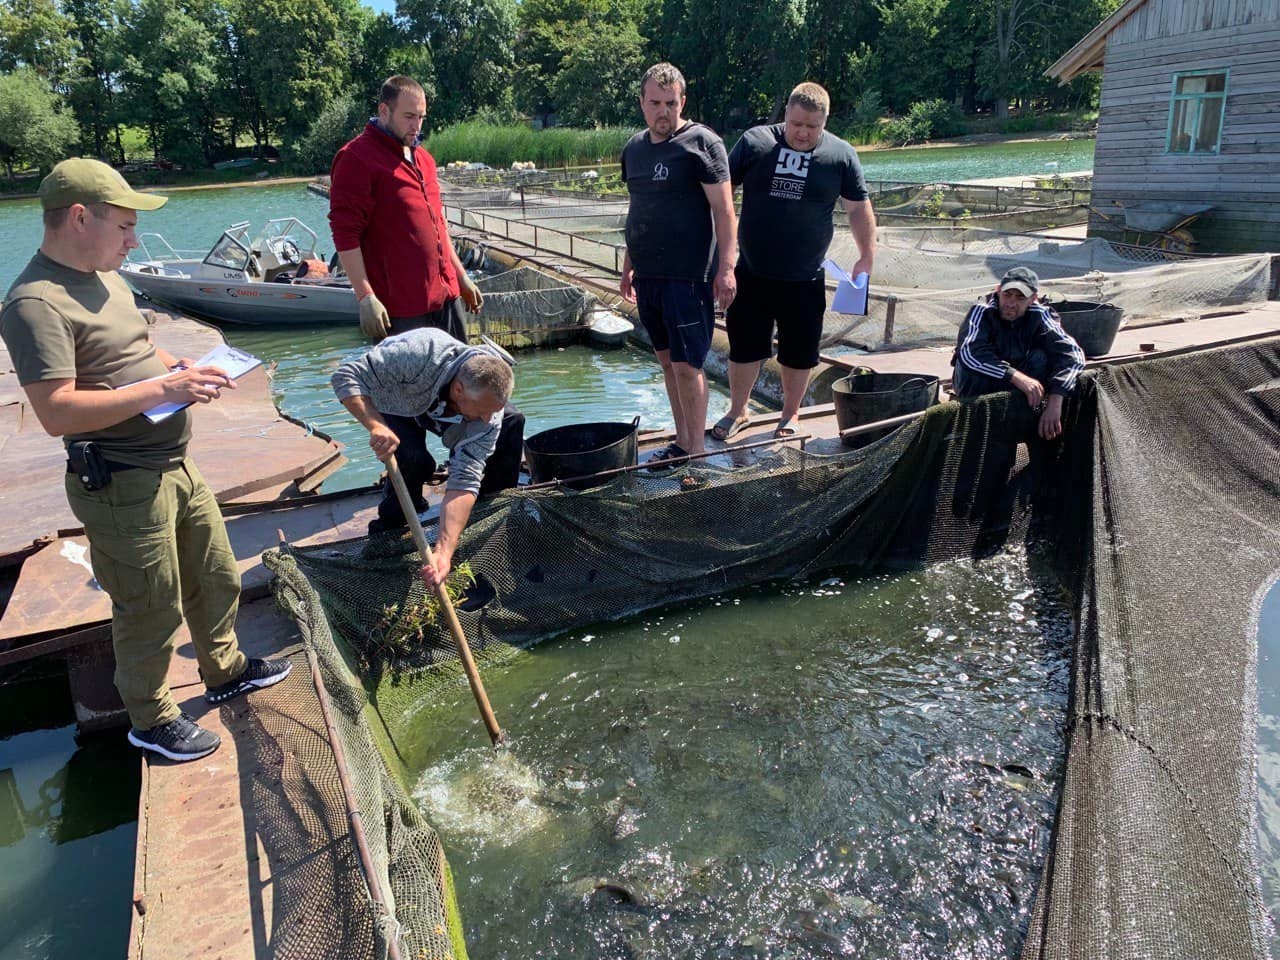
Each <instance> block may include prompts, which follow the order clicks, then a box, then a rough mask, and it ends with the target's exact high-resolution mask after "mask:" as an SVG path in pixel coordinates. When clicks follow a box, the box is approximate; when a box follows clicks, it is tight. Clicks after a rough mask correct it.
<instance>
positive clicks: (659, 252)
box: [618, 63, 737, 466]
mask: <svg viewBox="0 0 1280 960" xmlns="http://www.w3.org/2000/svg"><path fill="white" fill-rule="evenodd" d="M685 89H686V86H685V82H684V77H683V76H682V75H681V73H680V71H679V70H677V69H676V68H675V67H673V66H672V65H671V64H669V63H659V64H656V65H654V66H652V67H650V68H649V69H648V70H647V71H645V75H644V77H643V79H641V81H640V109H641V110H642V111H643V113H644V121H645V126H646V129H644V130H641V131H640V132H639V133H637V134H636V135H635V136H633V137H632V138H631V139H630V140H629V141H628V142H627V145H626V146H625V147H624V148H623V150H622V178H623V180H625V181H626V184H627V191H628V192H629V193H630V194H631V205H630V207H629V209H628V211H627V231H626V238H627V253H626V257H625V258H624V259H623V263H622V279H621V281H620V283H619V285H618V286H619V289H620V290H621V291H622V295H623V297H625V298H626V299H627V300H629V301H630V302H632V303H634V304H636V306H637V308H638V310H639V313H640V322H641V323H643V324H644V327H645V330H647V331H648V333H649V339H650V340H651V341H652V343H653V350H654V353H655V354H656V355H657V357H658V362H659V363H660V364H661V365H662V376H663V380H664V382H665V384H666V388H667V398H668V400H669V401H670V402H671V413H672V415H673V417H674V418H675V424H676V438H675V440H674V441H673V442H672V443H671V444H669V445H668V446H667V447H666V448H665V449H663V450H661V451H659V452H658V453H657V454H655V455H654V456H653V457H652V458H651V459H650V461H649V462H650V463H651V464H653V465H654V466H658V465H659V464H663V463H665V462H666V461H670V460H673V459H676V458H678V457H683V456H686V455H688V454H697V453H702V452H703V451H704V449H705V437H704V433H705V431H706V425H707V380H706V376H705V375H704V374H703V372H702V365H703V362H704V361H705V360H706V357H707V352H708V351H709V350H710V348H711V333H712V331H713V330H714V329H715V301H719V303H720V306H721V307H722V308H724V309H728V307H729V304H730V303H732V302H733V297H734V292H735V290H736V289H737V284H736V282H735V279H734V274H733V264H734V261H735V260H736V259H737V243H736V240H735V235H736V223H735V218H734V213H733V189H732V187H730V185H729V164H728V157H727V156H726V155H725V149H724V141H722V140H721V139H720V137H719V136H718V135H717V134H716V133H715V131H714V130H712V129H710V128H709V127H705V126H703V125H702V124H700V123H695V122H694V121H692V120H687V119H685V118H683V117H681V115H680V113H681V111H682V110H683V109H684V103H685ZM717 243H718V244H719V250H718V251H717Z"/></svg>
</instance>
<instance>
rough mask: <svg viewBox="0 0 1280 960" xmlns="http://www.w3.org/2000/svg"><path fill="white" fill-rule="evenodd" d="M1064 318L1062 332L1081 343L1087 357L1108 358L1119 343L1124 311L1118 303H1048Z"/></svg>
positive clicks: (1082, 301) (1085, 301) (1047, 302)
mask: <svg viewBox="0 0 1280 960" xmlns="http://www.w3.org/2000/svg"><path fill="white" fill-rule="evenodd" d="M1046 306H1049V307H1052V308H1053V309H1054V310H1056V311H1057V313H1058V316H1059V317H1061V318H1062V329H1063V330H1066V331H1067V333H1069V334H1071V339H1073V340H1074V341H1075V342H1076V343H1078V344H1080V349H1081V350H1083V351H1084V355H1085V356H1086V357H1105V356H1106V355H1107V354H1108V353H1110V352H1111V345H1112V344H1113V343H1115V342H1116V334H1117V333H1118V332H1119V330H1120V324H1121V322H1122V321H1123V320H1124V310H1123V309H1121V308H1120V307H1117V306H1116V305H1115V304H1114V303H1094V302H1092V301H1089V300H1061V301H1058V302H1057V303H1055V302H1053V301H1046Z"/></svg>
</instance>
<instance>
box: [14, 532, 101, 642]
mask: <svg viewBox="0 0 1280 960" xmlns="http://www.w3.org/2000/svg"><path fill="white" fill-rule="evenodd" d="M110 619H111V598H110V597H108V596H107V594H106V591H104V590H103V589H102V588H101V587H100V586H98V581H97V580H95V579H94V578H93V572H92V569H91V568H90V567H89V542H88V541H87V540H85V539H84V537H69V538H67V539H65V540H55V541H54V542H53V543H51V544H49V545H48V546H47V547H45V548H43V549H42V550H40V551H38V552H37V553H35V554H33V555H32V556H30V557H28V558H27V559H26V562H25V563H23V565H22V571H21V572H20V573H19V574H18V582H17V583H16V584H15V585H14V588H13V596H11V597H10V598H9V604H8V606H7V607H6V608H5V611H4V617H3V618H2V619H0V643H4V642H8V641H13V640H17V639H20V638H22V637H26V636H30V635H33V634H45V633H52V632H54V631H58V630H71V629H74V628H76V627H82V626H87V625H89V624H92V623H103V622H105V621H107V620H110Z"/></svg>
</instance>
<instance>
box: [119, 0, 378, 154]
mask: <svg viewBox="0 0 1280 960" xmlns="http://www.w3.org/2000/svg"><path fill="white" fill-rule="evenodd" d="M143 2H147V0H143ZM359 20H360V14H359V10H358V7H357V5H356V4H355V2H354V0H351V2H347V3H343V4H336V3H314V2H311V0H240V5H239V8H238V11H237V13H236V14H235V16H234V17H233V20H232V28H233V29H234V31H235V33H236V37H237V40H238V44H237V50H238V51H239V52H240V54H241V56H242V66H243V70H244V72H243V80H244V89H243V93H244V94H245V95H246V96H247V99H248V102H249V103H250V104H251V105H252V106H253V107H255V108H256V112H255V115H254V119H255V120H256V123H255V124H254V125H253V128H254V132H255V134H257V136H258V142H259V143H270V142H271V141H272V139H274V138H275V137H276V136H280V137H283V138H285V139H294V138H297V137H299V136H301V135H302V133H303V132H304V131H305V130H307V129H308V127H309V126H310V124H311V121H312V120H313V119H314V118H315V115H316V112H317V111H318V110H320V109H321V108H323V107H324V105H325V104H327V103H329V101H330V100H332V99H333V98H334V97H336V96H338V95H339V94H340V92H341V91H342V90H343V87H344V85H345V84H346V82H347V80H348V77H349V70H348V60H349V57H348V54H347V51H346V44H345V42H344V41H345V40H346V39H347V38H346V37H345V36H344V33H343V29H342V26H343V24H344V23H350V22H352V21H357V22H358V21H359Z"/></svg>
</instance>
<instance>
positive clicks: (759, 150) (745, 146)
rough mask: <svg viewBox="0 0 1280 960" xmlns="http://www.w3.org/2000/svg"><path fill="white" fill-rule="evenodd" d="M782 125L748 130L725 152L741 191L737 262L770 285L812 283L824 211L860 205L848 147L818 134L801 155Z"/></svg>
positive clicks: (860, 182)
mask: <svg viewBox="0 0 1280 960" xmlns="http://www.w3.org/2000/svg"><path fill="white" fill-rule="evenodd" d="M784 129H785V128H784V126H783V125H782V124H775V125H773V126H768V127H752V128H751V129H750V130H748V131H747V132H746V133H744V134H743V135H742V139H741V140H739V141H738V142H737V144H736V145H735V146H734V148H733V152H732V153H731V154H729V172H730V174H731V175H732V177H733V183H734V185H735V186H737V185H739V184H741V185H742V214H741V215H740V216H739V218H738V262H739V263H741V264H743V265H744V266H746V267H747V269H749V270H750V271H751V272H752V273H755V274H758V275H759V276H762V277H767V278H769V279H772V280H812V279H814V278H815V277H818V276H820V275H821V273H822V258H823V257H824V256H825V255H826V252H827V247H829V246H830V245H831V235H832V231H833V226H832V220H831V217H832V213H833V212H834V210H835V203H836V200H838V199H839V198H841V197H844V198H845V199H846V200H865V199H867V196H868V194H867V184H866V181H865V180H864V179H863V177H862V165H861V164H860V163H858V155H857V153H855V152H854V149H853V147H851V146H849V144H847V143H845V141H843V140H841V139H840V138H839V137H837V136H835V135H834V134H832V133H829V132H826V131H824V132H823V134H822V139H821V140H819V141H818V145H817V146H816V147H814V148H813V149H812V150H810V151H809V152H808V153H800V152H799V151H796V150H792V149H791V148H790V147H788V146H787V142H786V140H785V139H784V136H783V133H784Z"/></svg>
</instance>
